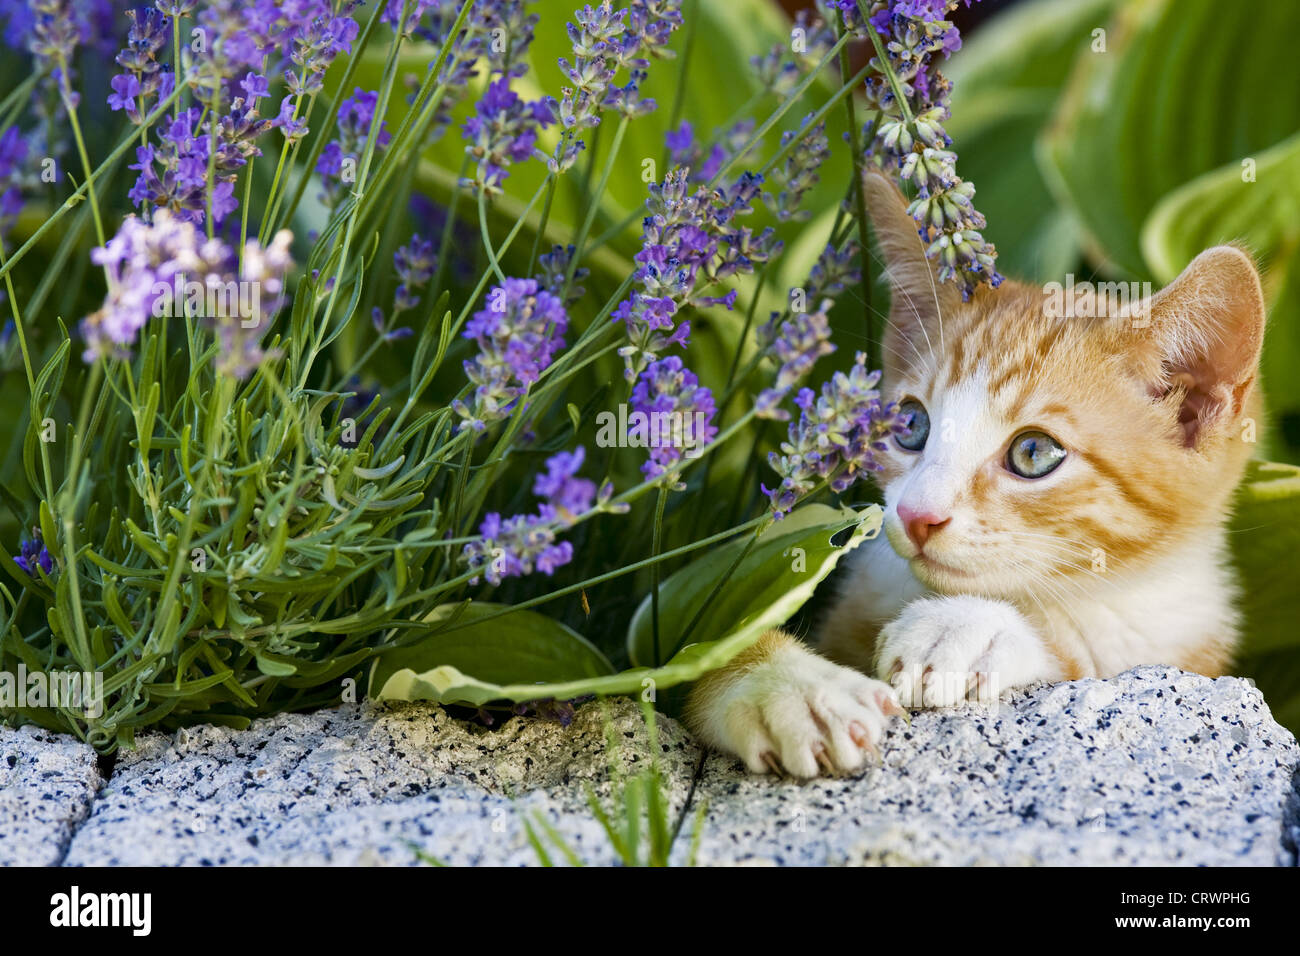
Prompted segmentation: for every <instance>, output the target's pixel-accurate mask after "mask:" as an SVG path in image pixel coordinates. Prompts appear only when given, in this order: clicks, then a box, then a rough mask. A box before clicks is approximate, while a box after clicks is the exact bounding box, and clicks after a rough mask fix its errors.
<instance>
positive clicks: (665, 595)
mask: <svg viewBox="0 0 1300 956" xmlns="http://www.w3.org/2000/svg"><path fill="white" fill-rule="evenodd" d="M880 517H881V511H880V509H879V508H878V507H876V506H874V505H873V506H871V507H869V508H866V509H864V510H862V511H854V510H853V509H851V508H833V507H831V506H829V505H821V504H813V505H805V506H804V507H802V508H799V509H797V510H795V511H794V512H793V513H792V514H790V515H789V516H788V517H786V518H785V519H784V520H783V521H778V522H776V523H775V524H773V525H771V526H770V527H768V528H767V529H766V530H765V531H764V532H763V534H762V536H760V537H759V539H758V543H757V544H756V545H755V546H754V547H753V548H752V549H751V551H750V553H749V555H748V556H747V557H746V558H745V559H744V561H742V562H741V564H740V566H739V567H738V568H737V569H736V571H735V572H734V573H733V574H732V575H731V577H730V578H729V579H728V580H727V583H726V584H725V585H724V587H723V589H722V591H721V592H720V593H719V595H718V596H717V597H716V598H715V599H714V600H713V601H712V602H711V603H710V604H709V606H708V608H707V610H706V611H705V612H704V615H703V617H701V618H700V620H699V622H698V624H696V625H695V627H694V629H693V630H692V631H691V632H690V634H689V635H688V636H687V639H688V640H690V641H711V640H715V639H716V637H717V635H731V634H735V633H737V632H744V633H747V634H752V636H753V637H754V638H757V637H758V636H759V635H760V634H762V632H763V631H765V630H767V629H768V628H772V627H776V626H778V625H780V624H783V623H785V621H787V620H788V619H789V618H790V617H791V616H792V615H793V614H794V613H795V611H797V610H798V609H799V608H800V607H802V606H803V604H804V602H805V601H807V600H808V598H810V597H811V596H812V593H813V591H814V590H815V589H816V587H817V585H818V583H820V582H821V581H822V580H823V579H824V578H825V577H826V576H827V575H828V574H830V573H831V571H832V570H833V569H834V568H835V565H836V563H837V562H838V561H839V559H840V558H841V557H843V556H844V555H845V554H847V553H848V552H849V551H851V550H852V549H853V548H855V547H857V546H858V544H860V543H861V542H862V541H864V540H866V539H867V538H869V537H872V536H874V535H875V534H876V533H878V531H879V530H880ZM847 528H854V531H853V534H852V535H851V536H850V537H849V540H848V541H847V542H845V543H844V544H843V545H842V546H836V545H835V544H833V543H832V541H831V539H832V537H833V536H834V535H836V534H838V533H840V532H842V531H844V530H845V529H847ZM747 544H748V538H745V539H741V540H738V541H732V542H729V543H728V544H726V545H723V546H722V547H719V548H714V549H713V550H712V551H710V552H709V553H708V554H707V555H705V556H704V557H702V558H698V559H697V560H695V561H692V562H691V563H690V564H688V565H686V567H684V568H682V569H681V570H679V571H677V572H675V573H674V574H672V575H670V576H669V577H668V578H667V580H665V581H664V582H663V584H662V585H661V587H660V597H659V638H660V641H659V648H660V655H661V656H664V655H667V654H668V653H670V652H671V651H672V649H673V648H674V647H675V646H676V645H677V643H678V642H679V641H680V640H681V637H682V634H683V632H684V631H685V629H686V628H687V627H688V626H689V625H690V623H691V621H692V620H693V619H694V618H695V616H696V613H697V612H698V611H699V609H700V608H701V607H702V606H703V605H704V602H705V600H706V599H707V598H708V597H709V595H710V594H711V593H712V592H713V590H714V587H715V585H716V584H717V582H718V581H719V580H720V579H721V578H722V577H723V576H724V575H725V574H726V573H727V571H728V569H729V568H730V567H731V566H732V564H734V563H735V560H736V558H737V556H738V555H740V553H741V552H742V551H743V550H744V549H745V546H746V545H747ZM651 618H652V614H651V605H650V597H649V595H647V596H646V598H645V600H644V601H642V602H641V606H640V607H638V608H637V611H636V614H635V615H633V617H632V622H631V623H630V624H629V625H628V635H627V650H628V656H629V657H630V658H631V660H632V663H634V664H640V665H650V664H653V663H654V657H655V654H654V633H653V627H652V620H651Z"/></svg>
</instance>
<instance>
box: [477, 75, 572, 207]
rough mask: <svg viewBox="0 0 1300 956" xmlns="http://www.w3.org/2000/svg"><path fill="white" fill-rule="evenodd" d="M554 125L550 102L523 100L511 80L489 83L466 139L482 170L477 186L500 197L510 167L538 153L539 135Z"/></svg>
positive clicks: (479, 102) (505, 79) (504, 78)
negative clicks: (502, 184)
mask: <svg viewBox="0 0 1300 956" xmlns="http://www.w3.org/2000/svg"><path fill="white" fill-rule="evenodd" d="M551 122H552V119H551V112H550V109H549V108H548V107H547V105H546V102H545V101H544V100H534V101H533V102H531V103H529V102H527V101H525V100H523V99H520V97H519V95H518V94H517V93H515V92H514V91H513V90H511V89H510V79H509V77H502V78H501V79H498V80H494V81H493V82H492V83H489V84H488V88H487V92H486V93H484V94H483V98H482V99H480V100H479V101H478V104H477V106H476V107H475V115H473V116H471V117H470V118H469V119H467V120H466V121H465V138H466V139H467V140H468V141H469V145H468V146H466V147H465V152H466V153H468V154H469V155H470V156H472V157H473V158H474V159H475V160H476V161H477V162H478V164H479V169H480V172H479V177H478V182H477V183H476V185H479V186H481V187H482V188H483V189H486V190H487V191H488V194H489V195H493V194H495V193H499V192H500V191H501V183H502V181H503V180H505V178H506V177H507V176H509V175H510V173H509V172H508V169H509V167H510V165H511V164H512V163H519V162H523V161H524V160H525V159H528V157H530V156H532V155H533V153H534V152H536V149H535V144H536V142H537V132H538V130H541V129H544V128H546V127H547V126H549V125H550V124H551ZM539 155H540V153H539Z"/></svg>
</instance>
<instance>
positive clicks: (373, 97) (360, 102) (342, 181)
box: [316, 88, 392, 206]
mask: <svg viewBox="0 0 1300 956" xmlns="http://www.w3.org/2000/svg"><path fill="white" fill-rule="evenodd" d="M378 105H379V93H378V92H376V91H374V90H371V91H370V92H366V91H365V90H362V89H359V88H358V89H356V90H355V91H353V94H352V96H350V97H348V98H347V99H345V100H343V101H342V102H341V103H339V110H338V124H337V130H338V132H337V134H336V136H335V138H334V139H332V140H330V141H329V142H328V143H326V144H325V148H324V149H323V150H321V154H320V158H319V159H317V160H316V172H318V173H320V175H321V181H322V184H323V186H324V191H323V192H322V193H321V200H322V201H324V202H325V203H326V204H327V205H329V206H335V205H337V204H338V201H339V200H340V199H341V198H342V197H343V195H344V193H346V192H347V189H348V187H349V186H350V185H351V184H352V183H353V182H354V181H355V177H356V175H357V167H358V164H359V163H360V162H361V156H362V153H363V152H364V151H365V148H366V139H367V138H368V137H369V135H370V126H371V124H372V123H373V122H374V121H375V110H376V108H377V107H378ZM391 139H392V137H391V136H390V135H389V133H388V124H386V123H383V122H381V123H380V125H379V133H378V135H377V138H376V139H375V155H376V156H377V155H379V153H380V152H381V151H382V150H383V149H384V148H385V147H387V146H388V143H389V141H390V140H391Z"/></svg>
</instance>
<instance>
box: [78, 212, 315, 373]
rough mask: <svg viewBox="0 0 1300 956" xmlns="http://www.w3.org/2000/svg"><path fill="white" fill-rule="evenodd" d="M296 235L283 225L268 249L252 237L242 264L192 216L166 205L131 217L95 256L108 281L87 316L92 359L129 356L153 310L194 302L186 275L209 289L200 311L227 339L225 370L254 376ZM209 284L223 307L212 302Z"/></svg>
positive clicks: (220, 364)
mask: <svg viewBox="0 0 1300 956" xmlns="http://www.w3.org/2000/svg"><path fill="white" fill-rule="evenodd" d="M291 239H292V236H291V234H290V233H289V232H288V230H281V231H280V232H279V233H278V234H277V235H276V237H275V239H274V241H273V242H272V243H271V245H270V246H268V247H267V248H265V249H263V248H261V247H260V246H259V245H258V243H257V242H256V240H250V241H249V242H248V243H247V244H246V245H245V246H244V254H243V265H242V268H241V267H240V264H239V257H237V256H236V255H235V254H234V252H233V251H232V250H231V249H230V247H229V246H227V245H226V244H225V243H224V242H222V241H221V240H219V239H208V238H206V237H205V236H204V235H203V234H202V233H201V232H200V231H199V230H198V228H197V227H196V226H195V224H194V223H193V222H191V221H189V220H187V219H183V218H180V217H178V216H174V215H173V214H172V213H171V212H169V211H168V210H166V209H159V210H158V211H157V212H156V213H155V214H154V221H153V222H152V223H146V222H144V221H142V220H140V219H138V218H136V217H135V216H128V217H127V218H126V219H125V220H124V221H123V222H122V226H121V228H120V229H119V230H118V232H117V235H115V236H114V237H113V238H112V239H110V240H109V241H108V243H107V245H105V246H104V247H103V248H102V249H95V250H93V251H92V252H91V261H92V262H94V263H95V264H96V265H99V266H103V267H104V270H105V273H106V275H107V276H108V285H109V288H108V295H107V297H106V298H105V300H104V304H103V306H102V307H101V308H100V309H99V310H98V311H97V312H95V313H93V314H91V315H89V316H87V317H86V318H85V319H83V320H82V322H81V334H82V337H83V338H84V339H85V341H86V350H85V356H84V357H85V360H86V361H87V362H91V361H94V360H95V359H97V358H99V357H101V356H117V357H123V356H125V355H127V354H128V352H127V349H128V347H129V346H131V345H132V344H133V343H134V342H135V340H136V337H137V336H138V335H139V332H140V330H141V329H142V328H144V326H145V325H146V324H147V323H148V321H149V319H150V318H151V317H154V316H159V317H162V316H166V315H169V314H180V312H179V310H181V309H183V308H189V307H190V305H189V302H190V296H191V293H190V291H189V288H187V287H186V286H184V285H182V283H181V282H180V280H181V279H182V278H183V279H184V280H185V281H186V282H187V283H193V286H192V288H197V289H199V290H201V291H202V292H204V293H205V295H203V296H200V298H202V299H203V301H204V305H203V307H202V309H201V310H200V311H199V313H198V314H197V315H196V317H197V318H201V319H204V320H205V321H206V323H207V324H208V325H209V326H211V327H212V328H213V330H214V332H215V334H216V336H217V340H218V342H219V343H220V346H221V348H220V352H219V355H218V358H217V368H218V370H219V371H221V372H224V373H226V374H230V375H235V376H238V377H244V376H246V375H248V374H249V372H251V371H252V369H254V368H255V367H256V366H257V365H258V364H259V363H260V362H261V361H262V359H263V358H265V353H263V352H262V351H261V349H260V346H259V342H260V340H261V338H262V336H263V335H264V333H265V331H266V329H267V327H268V326H269V324H270V320H271V318H272V317H274V315H275V313H276V312H277V311H278V310H279V309H280V307H281V306H282V305H283V304H284V300H285V288H284V277H285V274H286V272H287V271H288V269H289V267H290V265H291V264H292V263H291V260H290V258H289V243H290V240H291ZM209 290H211V291H212V292H213V293H214V295H213V298H212V301H214V302H216V303H217V310H216V314H208V310H207V308H206V303H207V301H208V299H207V296H206V293H207V292H208V291H209ZM217 291H220V293H221V297H220V298H217V297H216V296H215V293H216V292H217ZM191 314H193V313H191Z"/></svg>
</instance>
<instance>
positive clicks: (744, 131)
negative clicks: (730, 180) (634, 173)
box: [664, 119, 754, 188]
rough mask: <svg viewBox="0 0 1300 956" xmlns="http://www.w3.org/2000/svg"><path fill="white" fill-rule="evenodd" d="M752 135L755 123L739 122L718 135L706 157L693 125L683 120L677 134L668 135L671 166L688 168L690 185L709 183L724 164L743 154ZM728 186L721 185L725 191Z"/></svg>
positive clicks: (743, 120)
mask: <svg viewBox="0 0 1300 956" xmlns="http://www.w3.org/2000/svg"><path fill="white" fill-rule="evenodd" d="M753 131H754V121H753V120H750V119H742V120H738V121H737V122H736V123H735V124H734V125H733V126H732V127H731V128H730V129H729V130H725V131H718V132H717V133H716V134H715V137H714V139H715V142H714V143H713V145H712V146H710V147H709V152H708V154H707V155H705V153H704V150H703V148H702V147H701V145H700V144H699V143H698V142H696V139H695V131H694V129H693V127H692V126H691V124H690V121H689V120H682V121H681V124H680V125H679V126H678V127H677V129H676V131H669V132H668V133H667V135H665V137H664V143H665V145H667V147H668V159H669V162H670V163H671V164H672V165H674V166H685V167H686V168H687V170H688V173H687V178H688V179H689V180H690V181H691V182H693V183H710V182H712V181H713V178H714V177H715V176H717V175H718V171H719V170H720V169H722V166H723V164H724V163H726V162H727V160H729V159H731V157H732V156H734V155H736V154H737V153H738V152H740V150H741V149H742V148H743V147H744V145H745V143H746V142H748V141H749V137H750V134H751V133H753ZM727 185H728V184H727V183H722V184H721V186H722V188H726V186H727Z"/></svg>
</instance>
